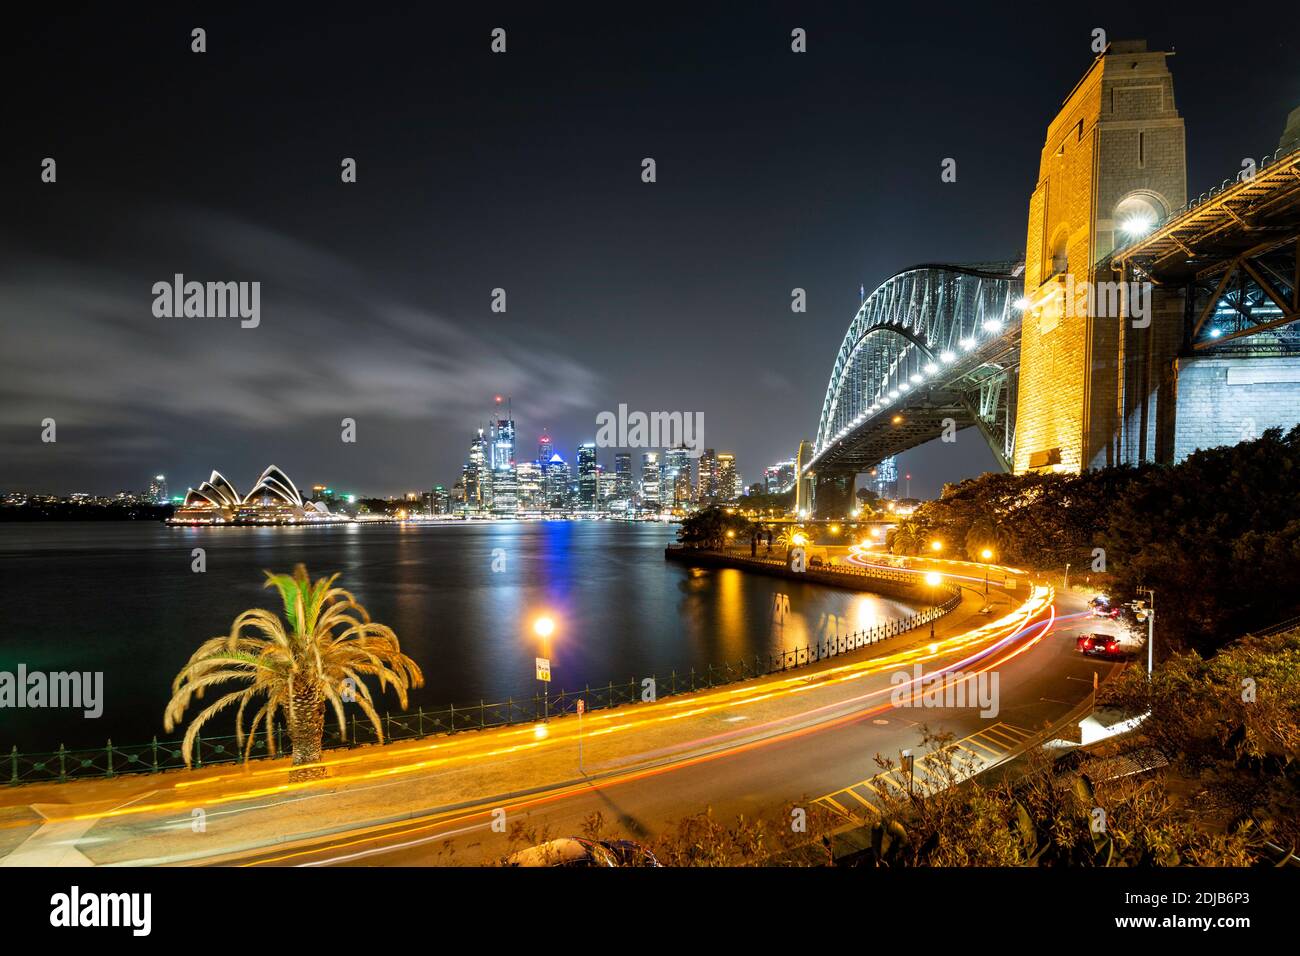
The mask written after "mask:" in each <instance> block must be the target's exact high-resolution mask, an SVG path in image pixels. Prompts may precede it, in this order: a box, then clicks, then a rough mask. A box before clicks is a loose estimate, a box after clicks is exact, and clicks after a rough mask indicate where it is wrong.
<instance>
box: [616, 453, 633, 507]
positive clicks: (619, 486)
mask: <svg viewBox="0 0 1300 956" xmlns="http://www.w3.org/2000/svg"><path fill="white" fill-rule="evenodd" d="M614 498H615V499H616V500H618V501H631V500H632V456H631V455H630V454H628V453H627V452H619V453H618V454H617V455H615V456H614Z"/></svg>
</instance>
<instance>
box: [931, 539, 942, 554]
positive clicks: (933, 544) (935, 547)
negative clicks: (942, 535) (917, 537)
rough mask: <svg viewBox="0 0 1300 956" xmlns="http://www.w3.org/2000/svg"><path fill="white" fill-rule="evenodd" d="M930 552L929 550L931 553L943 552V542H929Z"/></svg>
mask: <svg viewBox="0 0 1300 956" xmlns="http://www.w3.org/2000/svg"><path fill="white" fill-rule="evenodd" d="M930 550H931V551H942V550H943V542H942V541H939V540H937V539H936V540H934V541H931V542H930Z"/></svg>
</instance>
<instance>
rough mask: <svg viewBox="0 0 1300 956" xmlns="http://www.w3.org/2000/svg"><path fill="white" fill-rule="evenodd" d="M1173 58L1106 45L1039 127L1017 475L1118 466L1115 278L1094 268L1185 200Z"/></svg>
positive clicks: (1119, 345) (1142, 46) (1119, 339)
mask: <svg viewBox="0 0 1300 956" xmlns="http://www.w3.org/2000/svg"><path fill="white" fill-rule="evenodd" d="M1170 55H1171V54H1168V53H1164V52H1148V51H1147V48H1146V42H1145V41H1141V40H1131V41H1122V42H1115V43H1112V44H1110V45H1109V46H1108V47H1107V48H1106V49H1105V51H1103V52H1102V54H1101V55H1100V56H1098V57H1097V58H1096V60H1094V61H1093V64H1092V66H1091V67H1090V68H1089V69H1088V72H1087V73H1085V74H1084V76H1083V79H1081V80H1080V81H1079V84H1078V85H1077V86H1076V87H1075V88H1074V90H1073V91H1072V92H1071V93H1070V95H1069V96H1068V97H1067V98H1066V100H1065V103H1064V105H1063V106H1062V107H1061V110H1060V112H1059V113H1058V114H1057V115H1056V118H1055V119H1054V120H1052V122H1051V124H1050V125H1049V126H1048V128H1047V140H1046V142H1045V143H1044V145H1043V152H1042V158H1041V160H1040V163H1039V172H1038V185H1037V187H1036V188H1035V189H1034V194H1033V197H1032V198H1031V199H1030V201H1029V228H1028V232H1027V237H1026V241H1025V299H1026V300H1027V304H1026V306H1025V311H1024V322H1023V327H1022V339H1021V346H1020V391H1019V399H1018V404H1017V410H1016V440H1015V455H1014V470H1015V472H1016V473H1022V472H1026V471H1069V472H1079V471H1081V470H1083V469H1086V468H1096V467H1101V466H1104V465H1107V464H1112V463H1114V461H1115V458H1116V451H1115V443H1114V440H1113V439H1114V436H1115V435H1116V433H1117V428H1118V423H1119V420H1120V418H1121V416H1122V414H1124V413H1123V411H1122V410H1121V408H1120V402H1121V398H1120V395H1121V391H1120V375H1121V369H1122V368H1123V362H1122V355H1121V350H1122V349H1123V347H1124V345H1123V336H1122V335H1121V334H1120V323H1121V320H1120V318H1119V317H1118V314H1117V311H1115V310H1113V309H1112V308H1108V307H1107V306H1106V304H1105V303H1106V299H1107V295H1106V294H1104V293H1103V294H1101V295H1099V294H1097V286H1096V283H1097V282H1098V281H1099V280H1100V281H1103V282H1107V281H1109V280H1111V279H1112V278H1113V274H1112V273H1111V272H1110V270H1109V269H1107V270H1105V271H1104V273H1102V274H1101V275H1100V276H1099V275H1098V272H1097V268H1096V266H1097V263H1099V262H1101V261H1102V260H1104V259H1105V258H1106V256H1107V255H1109V254H1110V252H1111V251H1112V249H1114V247H1115V245H1116V243H1117V242H1118V241H1121V240H1122V238H1123V233H1122V230H1123V229H1124V228H1125V226H1127V227H1129V229H1138V228H1141V226H1142V225H1143V224H1145V225H1147V226H1148V227H1149V226H1153V225H1155V224H1156V223H1158V222H1160V221H1163V220H1164V219H1165V218H1167V217H1168V216H1169V214H1170V213H1171V212H1172V211H1173V210H1174V209H1177V208H1178V207H1179V206H1181V205H1183V203H1185V202H1186V199H1187V165H1186V157H1185V152H1184V131H1183V121H1182V118H1181V117H1179V115H1178V111H1177V109H1176V108H1175V106H1174V86H1173V77H1172V76H1171V75H1170V73H1169V69H1168V66H1167V65H1166V58H1167V57H1168V56H1170ZM1153 334H1154V333H1153ZM1174 335H1175V337H1176V335H1177V331H1175V333H1174Z"/></svg>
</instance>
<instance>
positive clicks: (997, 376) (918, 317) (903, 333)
mask: <svg viewBox="0 0 1300 956" xmlns="http://www.w3.org/2000/svg"><path fill="white" fill-rule="evenodd" d="M1022 272H1023V264H1022V263H1019V262H1000V263H992V264H981V265H977V266H957V265H922V266H916V267H915V268H911V269H907V270H905V271H903V272H900V273H898V274H897V275H895V276H892V277H891V278H889V279H887V280H886V281H885V282H883V283H881V285H880V286H879V287H878V288H877V289H876V290H875V291H874V292H872V293H871V294H870V295H869V296H867V298H866V299H865V300H864V301H863V303H862V306H861V308H859V309H858V312H857V315H855V316H854V317H853V321H852V322H851V323H850V324H849V330H848V332H847V333H845V336H844V342H843V344H842V345H841V346H840V351H839V354H838V355H837V356H836V358H835V365H834V367H833V368H832V370H831V377H830V382H829V383H828V384H827V386H826V398H825V400H824V401H823V402H822V413H821V419H820V421H819V422H818V424H817V440H816V443H815V444H814V446H813V457H812V459H811V460H810V462H809V463H808V467H807V468H806V469H805V470H806V471H811V472H814V473H817V474H835V473H838V474H843V473H846V472H854V471H866V470H868V469H870V468H871V467H873V466H874V465H876V464H877V463H879V462H880V461H882V460H884V459H885V458H888V457H889V456H890V455H895V454H898V453H899V452H902V451H906V450H907V449H909V448H913V447H915V446H916V445H920V444H923V443H924V442H927V441H930V440H932V439H934V438H938V437H940V436H941V435H942V434H943V432H944V430H945V427H951V426H949V424H948V423H949V422H951V423H952V426H955V428H957V429H961V428H966V427H970V426H975V427H976V428H978V429H979V430H980V433H981V434H982V435H983V436H984V439H985V441H987V442H988V445H989V448H990V449H991V450H992V451H993V454H994V456H995V457H996V458H997V460H998V462H999V463H1000V464H1001V465H1002V467H1003V468H1004V469H1007V470H1010V466H1011V459H1012V450H1013V446H1014V444H1015V437H1016V390H1017V383H1018V379H1019V371H1020V310H1019V309H1018V308H1017V307H1016V301H1017V300H1018V299H1019V298H1020V296H1021V293H1022V291H1023V287H1024V283H1023V278H1022Z"/></svg>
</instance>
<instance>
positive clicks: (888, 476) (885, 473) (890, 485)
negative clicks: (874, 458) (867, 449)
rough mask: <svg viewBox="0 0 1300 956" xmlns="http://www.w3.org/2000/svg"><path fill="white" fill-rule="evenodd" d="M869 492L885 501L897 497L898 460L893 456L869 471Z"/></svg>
mask: <svg viewBox="0 0 1300 956" xmlns="http://www.w3.org/2000/svg"><path fill="white" fill-rule="evenodd" d="M871 490H872V491H874V492H875V493H876V494H877V495H879V496H880V497H881V498H884V499H886V500H892V499H894V498H897V497H898V459H897V458H895V457H894V456H893V455H890V456H889V457H888V458H886V459H885V460H884V461H882V462H880V463H879V464H878V465H876V467H875V468H872V469H871Z"/></svg>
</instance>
